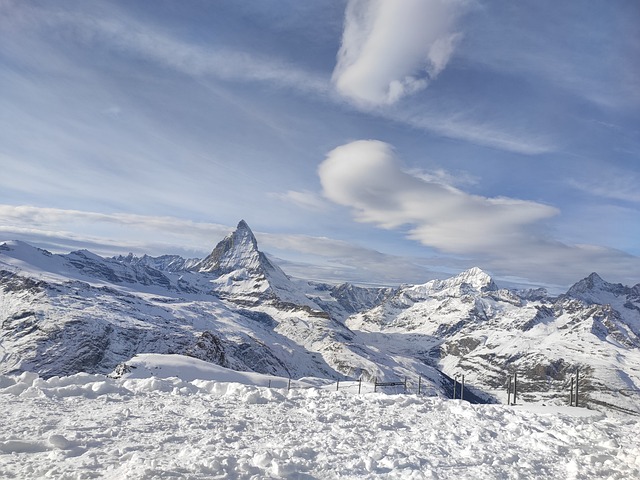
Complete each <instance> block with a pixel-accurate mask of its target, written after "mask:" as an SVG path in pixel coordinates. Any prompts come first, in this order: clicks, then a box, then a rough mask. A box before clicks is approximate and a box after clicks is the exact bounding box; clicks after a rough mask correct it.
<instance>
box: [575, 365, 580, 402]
mask: <svg viewBox="0 0 640 480" xmlns="http://www.w3.org/2000/svg"><path fill="white" fill-rule="evenodd" d="M579 380H580V367H576V400H575V404H576V407H577V406H578V391H579V389H578V381H579Z"/></svg>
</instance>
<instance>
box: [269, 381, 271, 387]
mask: <svg viewBox="0 0 640 480" xmlns="http://www.w3.org/2000/svg"><path fill="white" fill-rule="evenodd" d="M269 388H271V379H269Z"/></svg>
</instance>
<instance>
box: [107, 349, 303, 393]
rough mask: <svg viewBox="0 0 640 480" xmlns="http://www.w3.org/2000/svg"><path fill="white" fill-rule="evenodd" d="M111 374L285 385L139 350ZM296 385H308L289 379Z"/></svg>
mask: <svg viewBox="0 0 640 480" xmlns="http://www.w3.org/2000/svg"><path fill="white" fill-rule="evenodd" d="M111 376H115V377H121V378H127V379H143V378H144V379H148V378H152V377H155V378H165V379H166V378H179V379H181V380H183V381H185V382H191V381H193V380H208V381H214V382H226V383H240V384H243V385H255V386H265V387H266V386H269V385H271V386H272V387H278V388H281V387H287V386H288V384H289V379H287V378H282V377H275V376H271V375H264V374H261V373H255V372H239V371H236V370H230V369H228V368H224V367H221V366H219V365H214V364H213V363H209V362H205V361H204V360H199V359H197V358H193V357H187V356H184V355H163V354H156V353H143V354H138V355H136V356H135V357H133V358H132V359H131V360H129V361H128V362H126V363H124V364H122V365H120V366H119V367H118V368H116V370H115V371H114V373H113V374H112V375H111ZM291 385H293V386H296V387H310V386H311V384H310V383H307V382H301V381H291Z"/></svg>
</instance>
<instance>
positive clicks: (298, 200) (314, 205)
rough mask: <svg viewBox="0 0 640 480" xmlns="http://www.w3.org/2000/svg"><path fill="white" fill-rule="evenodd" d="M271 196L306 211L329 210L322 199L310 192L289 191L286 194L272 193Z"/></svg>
mask: <svg viewBox="0 0 640 480" xmlns="http://www.w3.org/2000/svg"><path fill="white" fill-rule="evenodd" d="M271 196H272V197H274V198H278V199H280V200H282V201H284V202H287V203H292V204H294V205H297V206H298V207H301V208H304V209H306V210H313V211H324V210H326V209H327V208H328V204H327V202H326V201H325V200H324V199H323V198H322V197H320V196H319V195H318V194H316V193H313V192H310V191H308V190H305V191H302V192H300V191H296V190H289V191H287V192H285V193H272V194H271Z"/></svg>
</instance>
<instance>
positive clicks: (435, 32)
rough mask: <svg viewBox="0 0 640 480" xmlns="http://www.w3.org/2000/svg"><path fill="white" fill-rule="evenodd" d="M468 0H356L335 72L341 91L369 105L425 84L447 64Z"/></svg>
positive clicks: (349, 9)
mask: <svg viewBox="0 0 640 480" xmlns="http://www.w3.org/2000/svg"><path fill="white" fill-rule="evenodd" d="M465 7H466V2H464V1H457V0H452V1H444V0H394V1H384V0H350V1H349V3H348V4H347V9H346V12H345V20H344V31H343V36H342V45H341V47H340V51H339V52H338V59H337V64H336V67H335V70H334V72H333V81H334V84H335V86H336V88H337V90H338V92H339V93H340V94H342V95H343V96H345V97H347V98H349V99H351V100H352V101H354V102H355V103H356V104H358V105H360V106H364V107H375V106H380V105H390V104H393V103H395V102H397V101H398V100H399V99H400V98H402V97H404V96H406V95H410V94H411V93H414V92H416V91H418V90H421V89H423V88H425V87H426V86H427V85H428V84H429V82H430V81H431V80H433V79H434V78H435V77H437V76H438V74H439V73H440V72H441V71H442V70H443V69H444V68H445V67H446V65H447V63H448V62H449V59H450V58H451V55H452V54H453V51H454V49H455V45H456V42H457V41H458V40H459V39H460V36H461V35H460V34H459V33H457V32H454V31H453V29H454V25H455V22H456V20H457V18H458V17H459V16H460V15H461V14H462V13H463V12H464V10H465Z"/></svg>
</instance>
